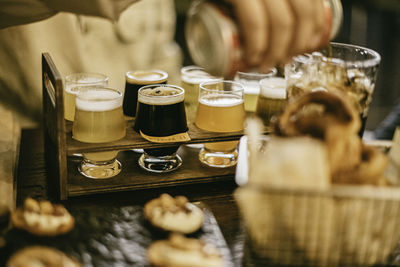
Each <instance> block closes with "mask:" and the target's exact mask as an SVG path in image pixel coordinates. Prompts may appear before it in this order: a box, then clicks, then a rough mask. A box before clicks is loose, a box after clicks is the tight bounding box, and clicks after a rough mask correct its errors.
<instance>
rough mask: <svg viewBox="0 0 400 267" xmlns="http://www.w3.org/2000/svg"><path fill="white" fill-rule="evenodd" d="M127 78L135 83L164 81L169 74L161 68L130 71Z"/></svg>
mask: <svg viewBox="0 0 400 267" xmlns="http://www.w3.org/2000/svg"><path fill="white" fill-rule="evenodd" d="M126 78H127V81H128V82H129V83H135V84H148V83H155V82H158V83H162V82H164V81H166V80H167V78H168V74H167V73H166V72H164V71H160V70H152V71H128V72H127V73H126Z"/></svg>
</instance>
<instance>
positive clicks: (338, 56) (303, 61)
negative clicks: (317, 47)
mask: <svg viewBox="0 0 400 267" xmlns="http://www.w3.org/2000/svg"><path fill="white" fill-rule="evenodd" d="M380 60H381V57H380V55H379V54H378V53H377V52H375V51H373V50H371V49H368V48H364V47H360V46H356V45H349V44H340V43H331V44H330V45H329V46H328V47H327V48H326V49H323V50H321V51H319V52H314V53H312V54H304V55H300V56H296V57H294V58H293V60H292V62H291V63H289V64H287V65H286V66H285V78H286V79H287V93H288V100H289V101H291V100H292V99H293V98H295V97H297V96H299V95H301V94H303V93H304V92H307V91H312V90H328V91H336V92H338V93H342V94H344V95H346V96H347V97H348V98H349V99H350V100H351V101H352V102H353V104H354V106H355V108H356V109H357V110H358V112H359V114H360V117H361V121H362V127H361V130H360V133H359V134H360V136H362V133H363V132H364V128H365V123H366V120H367V115H368V109H369V106H370V104H371V101H372V93H373V91H374V87H375V81H376V75H377V71H378V66H379V63H380Z"/></svg>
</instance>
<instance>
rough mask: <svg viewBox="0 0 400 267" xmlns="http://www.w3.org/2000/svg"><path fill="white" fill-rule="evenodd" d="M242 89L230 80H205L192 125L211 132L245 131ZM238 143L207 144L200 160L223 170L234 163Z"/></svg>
mask: <svg viewBox="0 0 400 267" xmlns="http://www.w3.org/2000/svg"><path fill="white" fill-rule="evenodd" d="M245 117H246V113H245V109H244V86H243V85H242V84H241V83H238V82H233V81H226V80H225V81H208V82H204V83H202V84H200V92H199V106H198V108H197V113H196V119H195V124H196V126H197V127H198V128H200V129H202V130H206V131H210V132H218V133H230V132H238V131H241V130H243V128H244V120H245ZM237 144H238V141H226V142H217V143H206V144H204V148H202V149H201V150H200V153H199V159H200V161H201V162H202V163H204V164H206V165H208V166H211V167H219V168H226V167H230V166H234V165H235V164H236V162H237V157H238V153H237V148H236V147H237Z"/></svg>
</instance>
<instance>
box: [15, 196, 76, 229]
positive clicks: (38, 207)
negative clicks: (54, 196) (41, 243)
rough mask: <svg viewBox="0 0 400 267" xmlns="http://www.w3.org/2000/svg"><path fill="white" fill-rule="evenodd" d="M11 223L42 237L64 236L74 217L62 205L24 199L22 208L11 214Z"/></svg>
mask: <svg viewBox="0 0 400 267" xmlns="http://www.w3.org/2000/svg"><path fill="white" fill-rule="evenodd" d="M11 222H12V224H13V226H15V227H16V228H19V229H23V230H25V231H27V232H29V233H31V234H35V235H43V236H56V235H60V234H65V233H67V232H69V231H71V230H72V228H74V225H75V219H74V217H72V216H71V214H70V213H69V212H68V210H67V209H66V208H65V207H64V206H63V205H61V204H52V203H50V202H49V201H46V200H45V201H36V200H34V199H32V198H27V199H25V202H24V205H23V207H19V208H17V209H16V210H15V211H13V212H12V214H11Z"/></svg>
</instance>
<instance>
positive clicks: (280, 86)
mask: <svg viewBox="0 0 400 267" xmlns="http://www.w3.org/2000/svg"><path fill="white" fill-rule="evenodd" d="M260 87H261V95H262V96H264V97H268V98H272V99H286V81H285V79H284V78H279V77H274V78H267V79H262V80H261V81H260Z"/></svg>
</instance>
